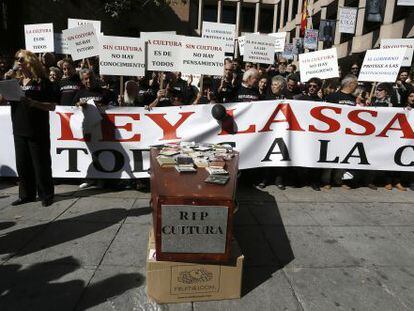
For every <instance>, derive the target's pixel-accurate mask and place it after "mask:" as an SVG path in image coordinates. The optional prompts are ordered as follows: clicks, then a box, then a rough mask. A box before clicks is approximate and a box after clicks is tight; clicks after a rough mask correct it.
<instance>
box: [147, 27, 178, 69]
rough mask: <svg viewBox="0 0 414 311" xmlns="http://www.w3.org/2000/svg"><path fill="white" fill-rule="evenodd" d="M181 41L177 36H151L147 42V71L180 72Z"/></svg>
mask: <svg viewBox="0 0 414 311" xmlns="http://www.w3.org/2000/svg"><path fill="white" fill-rule="evenodd" d="M141 39H142V38H141ZM143 40H144V39H143ZM181 40H182V37H181V36H177V35H166V34H152V35H151V38H148V41H147V42H148V49H147V52H148V57H147V59H148V63H147V66H148V67H147V69H148V70H154V71H169V72H174V71H182V70H181V47H182V42H181Z"/></svg>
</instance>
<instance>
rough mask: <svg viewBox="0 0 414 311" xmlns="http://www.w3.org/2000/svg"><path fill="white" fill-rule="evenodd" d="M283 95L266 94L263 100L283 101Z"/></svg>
mask: <svg viewBox="0 0 414 311" xmlns="http://www.w3.org/2000/svg"><path fill="white" fill-rule="evenodd" d="M285 98H286V97H285V95H283V94H280V95H275V94H273V93H272V92H267V93H266V96H265V100H274V99H285Z"/></svg>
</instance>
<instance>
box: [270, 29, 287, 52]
mask: <svg viewBox="0 0 414 311" xmlns="http://www.w3.org/2000/svg"><path fill="white" fill-rule="evenodd" d="M269 36H271V37H274V38H275V41H274V43H275V52H276V53H278V52H283V51H284V50H285V41H286V32H285V31H283V32H274V33H269Z"/></svg>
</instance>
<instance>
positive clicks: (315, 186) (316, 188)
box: [311, 184, 321, 191]
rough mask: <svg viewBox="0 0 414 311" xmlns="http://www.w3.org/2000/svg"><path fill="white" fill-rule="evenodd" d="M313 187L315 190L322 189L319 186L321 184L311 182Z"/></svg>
mask: <svg viewBox="0 0 414 311" xmlns="http://www.w3.org/2000/svg"><path fill="white" fill-rule="evenodd" d="M311 187H312V189H313V190H315V191H321V188H320V187H319V185H317V184H311Z"/></svg>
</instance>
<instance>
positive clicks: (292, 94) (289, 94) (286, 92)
mask: <svg viewBox="0 0 414 311" xmlns="http://www.w3.org/2000/svg"><path fill="white" fill-rule="evenodd" d="M283 95H284V96H285V98H287V99H293V98H294V97H295V96H297V95H300V90H293V91H292V92H291V91H289V90H288V89H287V88H285V89H284V90H283Z"/></svg>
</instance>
